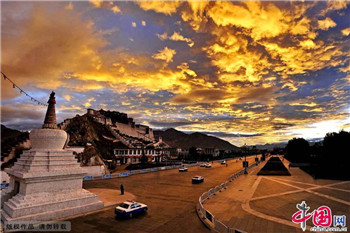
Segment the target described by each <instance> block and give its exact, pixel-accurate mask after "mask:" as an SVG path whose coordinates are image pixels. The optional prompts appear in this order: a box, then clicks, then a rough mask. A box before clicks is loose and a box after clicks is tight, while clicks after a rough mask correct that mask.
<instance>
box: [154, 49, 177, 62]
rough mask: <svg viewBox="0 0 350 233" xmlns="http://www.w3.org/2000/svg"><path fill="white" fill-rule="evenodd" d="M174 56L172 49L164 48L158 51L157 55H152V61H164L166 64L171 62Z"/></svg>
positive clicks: (174, 52)
mask: <svg viewBox="0 0 350 233" xmlns="http://www.w3.org/2000/svg"><path fill="white" fill-rule="evenodd" d="M175 54H176V51H175V50H174V49H169V48H168V47H164V49H163V50H159V51H158V53H155V54H153V56H152V57H153V58H154V59H160V60H164V61H166V62H167V63H169V62H172V61H173V56H174V55H175Z"/></svg>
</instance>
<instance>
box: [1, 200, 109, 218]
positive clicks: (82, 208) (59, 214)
mask: <svg viewBox="0 0 350 233" xmlns="http://www.w3.org/2000/svg"><path fill="white" fill-rule="evenodd" d="M101 208H103V202H101V201H97V202H93V203H89V204H83V205H79V206H73V207H66V208H63V209H57V210H53V211H48V212H43V213H37V214H30V215H26V216H22V217H13V218H11V217H9V215H8V214H7V213H6V212H5V211H3V212H2V216H1V219H2V220H3V221H8V222H11V221H48V220H57V219H62V218H66V217H69V216H73V215H78V214H81V213H86V212H91V211H95V210H98V209H101Z"/></svg>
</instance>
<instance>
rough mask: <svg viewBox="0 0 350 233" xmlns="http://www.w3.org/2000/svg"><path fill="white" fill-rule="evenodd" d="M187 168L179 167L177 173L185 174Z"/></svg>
mask: <svg viewBox="0 0 350 233" xmlns="http://www.w3.org/2000/svg"><path fill="white" fill-rule="evenodd" d="M187 171H188V168H187V167H181V168H179V172H187Z"/></svg>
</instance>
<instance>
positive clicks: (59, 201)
mask: <svg viewBox="0 0 350 233" xmlns="http://www.w3.org/2000/svg"><path fill="white" fill-rule="evenodd" d="M45 199H46V201H45ZM95 202H99V201H98V197H97V196H96V195H94V194H92V193H89V192H78V193H72V195H66V196H64V195H60V197H59V196H54V197H53V195H52V194H51V195H48V196H47V197H40V198H36V199H32V200H19V199H17V200H16V198H12V199H10V200H9V201H8V202H6V203H5V204H4V208H3V210H4V212H6V213H7V214H9V215H11V216H12V217H13V218H17V217H22V216H26V215H33V214H39V213H42V212H48V211H55V210H56V209H64V208H69V207H74V206H80V205H88V204H91V203H95ZM102 205H103V204H102Z"/></svg>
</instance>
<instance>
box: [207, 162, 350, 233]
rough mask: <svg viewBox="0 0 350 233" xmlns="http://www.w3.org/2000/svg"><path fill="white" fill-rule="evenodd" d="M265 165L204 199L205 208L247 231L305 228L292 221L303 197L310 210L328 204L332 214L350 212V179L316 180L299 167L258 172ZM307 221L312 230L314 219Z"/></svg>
mask: <svg viewBox="0 0 350 233" xmlns="http://www.w3.org/2000/svg"><path fill="white" fill-rule="evenodd" d="M285 165H286V167H288V162H287V161H285ZM262 166H263V164H261V165H260V166H259V167H256V168H254V169H252V170H251V172H250V173H249V174H248V175H247V176H241V177H239V178H238V179H237V180H235V181H233V182H232V183H231V184H230V186H229V187H228V188H227V190H225V191H223V192H222V193H219V194H217V195H215V196H213V197H211V198H210V200H207V201H205V202H204V208H206V209H208V210H209V211H210V212H211V213H212V214H213V215H214V216H215V217H216V218H217V219H219V220H220V221H222V222H223V223H224V224H225V225H227V226H229V227H231V228H236V229H239V230H241V231H245V232H266V233H271V232H276V233H279V232H302V230H301V228H300V225H298V224H294V223H292V221H291V219H292V215H293V214H294V213H295V212H296V211H297V210H298V209H296V204H299V203H301V201H305V202H306V203H307V205H308V206H309V207H310V212H311V211H312V210H314V209H317V208H318V207H320V206H322V205H327V206H329V207H330V208H331V210H332V214H333V215H346V216H349V215H350V195H349V194H350V181H335V180H314V179H313V178H312V177H311V176H310V175H308V174H307V173H305V172H303V171H302V170H300V169H299V168H291V169H290V173H291V174H292V176H257V172H258V171H259V170H260V169H261V167H262ZM307 224H308V225H307V226H308V227H307V229H308V230H307V231H309V228H310V226H312V225H311V224H312V221H311V220H309V221H308V222H307Z"/></svg>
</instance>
